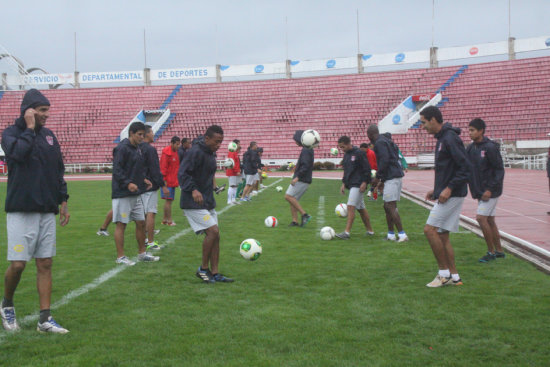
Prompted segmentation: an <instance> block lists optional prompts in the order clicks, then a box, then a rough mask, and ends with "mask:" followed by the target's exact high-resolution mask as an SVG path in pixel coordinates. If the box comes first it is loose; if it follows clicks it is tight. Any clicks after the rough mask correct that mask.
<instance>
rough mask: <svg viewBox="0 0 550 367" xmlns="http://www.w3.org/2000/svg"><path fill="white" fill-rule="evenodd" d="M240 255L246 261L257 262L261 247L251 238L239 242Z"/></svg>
mask: <svg viewBox="0 0 550 367" xmlns="http://www.w3.org/2000/svg"><path fill="white" fill-rule="evenodd" d="M240 253H241V256H242V257H243V258H244V259H246V260H250V261H254V260H258V258H259V257H260V255H261V254H262V245H261V244H260V242H258V241H256V240H255V239H253V238H249V239H246V240H244V241H243V242H241V246H240Z"/></svg>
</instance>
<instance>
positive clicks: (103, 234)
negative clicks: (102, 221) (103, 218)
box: [96, 228, 109, 237]
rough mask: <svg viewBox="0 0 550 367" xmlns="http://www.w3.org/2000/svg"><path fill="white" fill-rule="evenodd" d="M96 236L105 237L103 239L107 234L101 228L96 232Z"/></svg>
mask: <svg viewBox="0 0 550 367" xmlns="http://www.w3.org/2000/svg"><path fill="white" fill-rule="evenodd" d="M96 234H97V235H98V236H105V237H108V236H109V232H107V230H106V229H101V228H100V229H99V230H98V231H97V232H96Z"/></svg>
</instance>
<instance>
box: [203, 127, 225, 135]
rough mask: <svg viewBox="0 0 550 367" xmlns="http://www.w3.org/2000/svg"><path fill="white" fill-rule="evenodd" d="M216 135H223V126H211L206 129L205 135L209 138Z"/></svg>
mask: <svg viewBox="0 0 550 367" xmlns="http://www.w3.org/2000/svg"><path fill="white" fill-rule="evenodd" d="M214 134H220V135H223V129H222V128H221V126H218V125H211V126H209V127H208V129H206V132H205V133H204V136H208V137H209V138H211V137H213V136H214Z"/></svg>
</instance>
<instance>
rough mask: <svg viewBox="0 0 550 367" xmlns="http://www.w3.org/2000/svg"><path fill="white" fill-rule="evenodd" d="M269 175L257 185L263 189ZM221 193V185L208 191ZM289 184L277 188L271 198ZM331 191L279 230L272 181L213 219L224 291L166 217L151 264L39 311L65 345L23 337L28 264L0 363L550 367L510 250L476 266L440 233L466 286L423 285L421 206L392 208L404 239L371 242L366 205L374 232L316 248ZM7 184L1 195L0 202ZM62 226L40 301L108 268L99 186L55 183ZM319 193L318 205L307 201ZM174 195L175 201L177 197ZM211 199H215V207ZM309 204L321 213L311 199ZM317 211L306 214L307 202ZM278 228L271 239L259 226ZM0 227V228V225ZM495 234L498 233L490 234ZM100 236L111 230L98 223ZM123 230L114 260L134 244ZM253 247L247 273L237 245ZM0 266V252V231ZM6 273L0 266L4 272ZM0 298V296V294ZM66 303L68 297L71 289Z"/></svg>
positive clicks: (282, 209)
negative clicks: (61, 198)
mask: <svg viewBox="0 0 550 367" xmlns="http://www.w3.org/2000/svg"><path fill="white" fill-rule="evenodd" d="M275 181H276V179H275V178H269V179H268V180H267V181H266V184H272V183H274V182H275ZM220 182H223V180H220ZM288 182H289V180H288V179H284V180H282V181H281V182H280V183H278V184H281V185H283V187H285V189H286V186H287V185H288ZM339 186H340V182H339V181H335V180H315V181H314V183H313V184H312V185H311V186H310V188H309V190H308V192H307V193H306V195H305V196H304V197H303V198H302V203H303V206H304V207H305V208H306V209H307V211H308V212H309V213H310V214H312V215H313V219H312V221H311V222H310V223H309V224H308V225H307V227H306V228H289V227H287V224H288V223H289V222H290V211H289V209H288V204H287V203H286V202H285V200H284V198H283V196H284V193H277V192H276V191H275V190H274V186H271V187H269V188H268V189H266V190H265V191H263V192H261V193H260V194H259V195H258V196H257V197H255V198H254V199H253V201H252V202H250V203H245V204H242V205H239V206H235V207H232V208H230V209H228V210H226V211H224V212H223V213H222V214H220V216H219V221H220V231H221V262H220V264H221V266H220V270H221V271H222V272H223V273H224V274H226V275H228V276H230V277H233V278H235V283H232V284H213V285H209V284H203V283H201V282H200V280H199V279H198V278H196V277H195V274H194V273H195V271H196V268H197V267H198V265H199V263H200V256H201V242H202V237H200V236H195V235H194V234H193V233H191V232H190V231H189V230H187V231H186V232H184V233H181V232H182V231H184V230H185V229H186V228H188V224H187V220H186V219H185V218H184V217H183V216H182V213H181V211H180V210H179V209H178V208H179V206H177V207H176V208H174V210H173V213H174V215H175V220H176V222H177V224H178V225H177V226H176V227H166V226H161V225H160V220H161V218H160V216H158V217H157V223H159V224H158V226H157V228H160V229H161V232H160V234H159V235H158V236H157V238H158V240H159V241H160V242H161V243H168V247H167V248H165V249H164V250H163V251H162V252H161V253H160V256H161V260H160V262H158V263H154V264H143V263H138V264H137V265H136V266H134V267H130V268H124V270H123V271H121V272H119V273H118V274H116V275H115V276H113V277H112V278H111V279H109V280H108V281H106V282H104V283H101V284H99V285H98V286H97V287H95V288H92V289H89V290H87V291H84V292H83V294H81V295H79V296H78V297H74V298H70V299H69V300H68V301H67V302H64V304H62V305H60V306H58V307H57V308H55V309H54V310H53V311H52V313H53V315H54V317H55V318H56V319H57V321H58V322H59V323H60V324H62V325H63V326H65V327H66V328H68V329H69V330H70V333H69V334H67V335H41V334H39V333H37V332H36V331H35V328H36V318H34V317H32V316H29V315H36V314H37V311H38V297H37V293H36V286H35V269H34V264H33V263H29V264H28V266H27V269H26V271H25V273H24V275H23V279H22V280H21V283H20V285H19V288H18V290H17V293H16V297H15V305H16V310H17V315H18V318H19V320H20V321H25V322H24V323H23V325H22V329H23V330H22V331H21V332H19V333H17V334H6V333H5V332H3V331H1V332H0V365H1V366H444V365H445V366H479V365H483V366H505V365H506V366H546V365H548V364H549V363H550V348H549V347H548V345H549V341H550V307H549V305H550V278H549V277H548V276H547V275H545V274H543V273H541V272H539V271H538V270H536V269H535V268H534V267H533V266H531V265H530V264H528V263H526V262H524V261H522V260H519V259H517V258H515V257H513V256H511V255H508V256H507V257H506V259H504V260H502V261H500V260H499V261H497V262H494V263H491V264H480V263H478V262H477V260H478V258H479V257H480V256H481V255H483V253H484V252H485V244H484V241H483V240H482V239H481V238H478V237H477V236H475V235H473V234H470V233H465V232H461V233H458V234H453V235H451V241H452V243H453V245H454V247H455V251H456V262H457V267H458V270H459V272H460V275H461V277H462V279H463V280H464V283H465V285H464V286H462V287H452V286H449V287H445V288H441V289H429V288H427V287H426V286H425V284H426V283H428V282H430V281H431V280H432V279H433V277H434V276H435V274H436V271H437V266H436V262H435V259H434V258H433V255H432V253H431V250H430V248H429V246H428V244H427V242H426V240H425V238H424V235H423V233H422V230H423V226H424V223H425V221H426V218H427V216H428V211H427V210H426V209H424V208H421V207H419V206H417V205H415V204H413V203H410V202H408V201H401V202H400V203H399V209H400V213H401V216H402V220H403V223H404V226H405V229H406V231H407V232H408V235H409V237H410V239H411V240H410V241H409V242H408V243H405V244H397V243H388V242H386V241H383V237H384V234H385V231H386V229H385V219H384V216H383V209H382V203H381V201H380V199H379V201H378V202H374V203H373V202H367V208H368V210H369V212H370V215H371V219H372V222H373V227H374V229H375V231H376V232H377V233H376V236H374V238H367V237H366V236H365V235H364V234H365V231H364V228H363V227H362V224H361V223H360V221H359V218H357V220H356V222H355V225H354V228H353V230H352V239H351V240H349V241H342V240H338V239H335V240H332V241H322V240H321V239H320V238H319V235H318V230H319V228H320V227H321V226H324V225H330V226H332V227H333V228H334V229H335V230H336V231H342V230H343V228H344V220H343V219H340V218H337V217H336V216H335V215H334V207H335V206H336V204H337V203H338V202H341V201H344V202H345V200H346V198H345V197H343V196H341V195H340V194H339V193H338V189H339ZM5 189H6V184H5V183H2V184H0V198H1V199H2V202H3V199H4V197H5ZM69 192H70V195H71V199H70V202H69V210H70V212H71V222H70V224H69V225H68V226H67V227H65V228H58V240H57V257H56V258H55V260H54V273H53V274H54V287H53V295H52V302H53V303H55V302H59V301H60V300H61V299H63V297H64V296H66V295H67V294H69V293H70V292H72V291H76V290H79V289H80V288H81V287H83V286H85V285H87V284H90V283H92V282H94V280H96V279H97V278H98V277H100V276H101V275H102V274H105V273H107V272H109V271H112V269H116V268H117V265H116V264H115V246H114V240H113V237H112V235H111V236H110V237H98V236H97V235H96V234H95V232H96V231H97V229H98V227H99V225H100V223H101V222H102V221H103V219H104V215H105V213H106V212H107V211H108V209H109V207H110V182H69ZM321 197H323V199H321ZM177 198H179V194H178V196H177ZM225 201H226V193H225V192H224V193H222V194H220V196H219V197H218V211H221V210H222V209H223V207H224V206H225ZM323 201H324V205H323V204H322V203H323ZM320 202H321V204H320ZM268 215H273V216H275V217H277V218H278V219H279V221H280V224H279V226H278V227H277V228H267V227H265V226H264V224H263V220H264V218H265V217H266V216H268ZM0 216H2V218H1V219H2V223H5V221H4V216H5V214H4V213H2V214H0ZM502 229H503V230H506V229H505V228H502ZM109 230H110V232H111V234H112V231H113V230H114V227H113V226H111V227H110V228H109ZM133 231H134V226H133V225H129V226H128V229H127V236H126V250H127V254H128V255H130V256H132V257H134V256H135V255H136V253H137V248H136V244H135V240H134V236H133ZM250 237H252V238H255V239H257V240H259V241H260V242H261V243H262V245H263V254H262V256H261V258H260V259H259V260H258V261H256V262H248V261H245V260H244V259H242V258H241V257H240V255H239V244H240V242H241V241H242V240H244V239H246V238H250ZM1 239H2V240H1V242H2V243H1V245H0V257H2V258H3V259H5V256H6V245H5V242H6V235H5V227H4V228H3V229H2V237H1ZM6 266H7V263H6V262H4V266H3V267H1V268H0V271H1V272H2V273H3V272H4V271H5V267H6ZM2 289H3V285H2ZM73 294H74V293H73Z"/></svg>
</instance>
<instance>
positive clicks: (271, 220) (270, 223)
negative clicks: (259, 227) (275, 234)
mask: <svg viewBox="0 0 550 367" xmlns="http://www.w3.org/2000/svg"><path fill="white" fill-rule="evenodd" d="M264 223H265V226H266V227H277V225H278V224H279V221H278V220H277V218H275V217H272V216H269V217H267V218H265V220H264Z"/></svg>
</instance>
